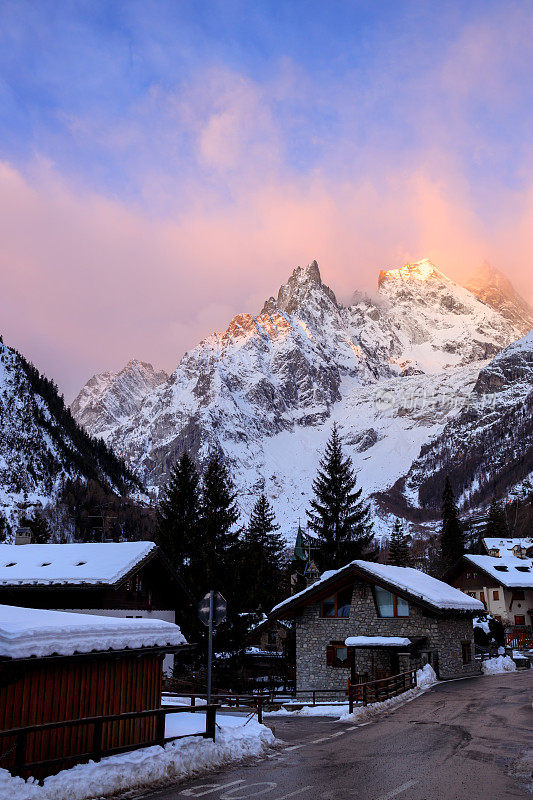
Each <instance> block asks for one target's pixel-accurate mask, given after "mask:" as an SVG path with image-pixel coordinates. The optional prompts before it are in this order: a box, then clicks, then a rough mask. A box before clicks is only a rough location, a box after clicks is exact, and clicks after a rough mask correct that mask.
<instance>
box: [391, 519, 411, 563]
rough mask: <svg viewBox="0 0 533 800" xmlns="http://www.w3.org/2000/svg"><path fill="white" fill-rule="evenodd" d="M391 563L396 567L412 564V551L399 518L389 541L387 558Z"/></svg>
mask: <svg viewBox="0 0 533 800" xmlns="http://www.w3.org/2000/svg"><path fill="white" fill-rule="evenodd" d="M387 561H388V563H389V564H392V565H394V566H395V567H410V566H411V553H410V551H409V545H408V543H407V537H406V535H405V532H404V529H403V525H402V523H401V522H400V520H399V519H396V521H395V522H394V528H393V529H392V534H391V538H390V542H389V555H388V559H387Z"/></svg>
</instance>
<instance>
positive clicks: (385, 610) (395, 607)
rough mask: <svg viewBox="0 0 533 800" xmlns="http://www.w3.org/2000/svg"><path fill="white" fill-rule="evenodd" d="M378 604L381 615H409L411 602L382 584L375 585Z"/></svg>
mask: <svg viewBox="0 0 533 800" xmlns="http://www.w3.org/2000/svg"><path fill="white" fill-rule="evenodd" d="M374 591H375V595H376V606H377V609H378V614H379V616H380V617H408V616H409V603H408V602H407V601H406V600H404V599H403V598H401V597H398V596H397V595H395V594H392V592H388V591H387V590H386V589H382V588H381V586H375V587H374Z"/></svg>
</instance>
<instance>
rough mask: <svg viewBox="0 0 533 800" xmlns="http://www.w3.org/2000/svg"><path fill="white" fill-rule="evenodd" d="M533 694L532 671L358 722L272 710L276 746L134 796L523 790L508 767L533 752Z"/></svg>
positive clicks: (336, 796) (367, 795)
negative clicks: (269, 751) (293, 715)
mask: <svg viewBox="0 0 533 800" xmlns="http://www.w3.org/2000/svg"><path fill="white" fill-rule="evenodd" d="M532 699H533V669H532V670H528V671H526V672H519V673H511V674H509V675H495V676H490V677H489V676H487V677H484V678H476V679H471V680H462V681H455V682H450V683H444V684H439V685H438V686H436V687H435V688H433V689H431V690H430V691H429V692H426V693H425V694H424V695H422V696H421V697H419V698H417V699H416V700H414V701H412V702H410V703H407V704H405V705H404V706H401V707H400V708H397V709H396V710H394V711H391V712H390V713H388V714H387V715H385V716H383V717H380V718H379V719H378V720H377V721H375V722H371V723H366V724H364V725H359V726H354V725H349V724H342V723H339V722H335V721H333V720H330V719H325V718H316V717H307V718H305V717H300V718H297V717H296V718H292V719H291V718H289V719H287V718H282V717H274V718H271V719H272V723H271V724H273V725H274V726H275V732H276V736H277V737H278V738H280V739H283V740H284V744H283V745H282V746H281V747H280V748H279V750H278V751H277V752H275V753H273V754H270V755H269V756H267V757H264V758H261V759H254V760H253V761H250V762H248V763H246V764H242V763H241V764H240V765H238V766H234V767H228V768H224V769H221V770H219V771H217V772H213V773H210V774H209V775H206V776H203V777H202V778H196V779H194V780H192V781H187V782H184V783H180V784H179V785H175V786H172V787H165V788H164V789H158V790H156V791H152V792H148V793H145V794H142V795H138V797H142V798H143V800H186V798H191V797H205V798H206V799H207V800H249V799H250V800H251V798H256V797H257V798H261V799H262V800H289V798H291V800H292V798H295V800H393V798H396V797H398V798H399V800H429V798H432V799H435V800H508V799H509V798H523V797H528V796H529V797H531V795H530V794H529V793H528V790H527V787H526V784H527V781H526V780H525V779H524V777H523V776H522V777H517V776H516V775H515V774H514V770H515V769H516V763H517V761H518V760H519V759H520V757H521V756H522V754H523V753H524V752H525V751H527V750H528V749H530V750H531V752H532V754H533V711H532ZM532 768H533V762H532ZM529 773H531V769H529ZM531 780H533V779H531Z"/></svg>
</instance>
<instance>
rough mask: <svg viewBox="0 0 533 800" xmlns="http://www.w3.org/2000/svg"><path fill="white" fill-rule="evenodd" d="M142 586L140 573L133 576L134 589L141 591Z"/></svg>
mask: <svg viewBox="0 0 533 800" xmlns="http://www.w3.org/2000/svg"><path fill="white" fill-rule="evenodd" d="M142 588H143V579H142V577H141V576H140V575H136V576H135V591H136V592H142Z"/></svg>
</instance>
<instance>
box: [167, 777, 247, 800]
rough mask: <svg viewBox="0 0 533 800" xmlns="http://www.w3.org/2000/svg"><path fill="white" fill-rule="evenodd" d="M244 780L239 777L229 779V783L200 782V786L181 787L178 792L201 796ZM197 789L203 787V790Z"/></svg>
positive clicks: (187, 795) (186, 795)
mask: <svg viewBox="0 0 533 800" xmlns="http://www.w3.org/2000/svg"><path fill="white" fill-rule="evenodd" d="M244 782H245V781H244V778H241V779H240V780H238V781H231V783H202V784H200V786H193V787H192V788H191V789H182V791H181V792H180V794H182V795H183V796H184V797H203V796H204V795H205V794H212V793H213V792H217V791H218V790H219V789H228V788H229V787H230V786H235V785H236V784H237V783H244ZM199 789H205V791H198V790H199Z"/></svg>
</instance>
